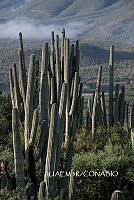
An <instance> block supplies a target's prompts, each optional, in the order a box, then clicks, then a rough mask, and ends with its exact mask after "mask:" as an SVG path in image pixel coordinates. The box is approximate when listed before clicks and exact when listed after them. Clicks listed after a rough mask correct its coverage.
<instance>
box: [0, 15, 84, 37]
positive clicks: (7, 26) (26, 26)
mask: <svg viewBox="0 0 134 200" xmlns="http://www.w3.org/2000/svg"><path fill="white" fill-rule="evenodd" d="M81 26H82V24H81V23H78V22H72V23H68V24H65V25H64V26H62V25H56V24H51V25H44V24H39V23H38V21H35V20H29V19H16V20H10V21H7V22H6V23H4V24H0V30H1V31H0V39H6V38H8V39H17V38H18V34H19V32H22V33H23V37H24V39H36V40H37V39H39V40H47V39H49V38H50V32H51V31H55V33H56V34H60V33H61V30H62V29H63V27H64V28H65V29H66V32H67V33H68V36H69V37H71V38H72V39H73V38H74V37H77V35H78V34H79V29H80V27H81Z"/></svg>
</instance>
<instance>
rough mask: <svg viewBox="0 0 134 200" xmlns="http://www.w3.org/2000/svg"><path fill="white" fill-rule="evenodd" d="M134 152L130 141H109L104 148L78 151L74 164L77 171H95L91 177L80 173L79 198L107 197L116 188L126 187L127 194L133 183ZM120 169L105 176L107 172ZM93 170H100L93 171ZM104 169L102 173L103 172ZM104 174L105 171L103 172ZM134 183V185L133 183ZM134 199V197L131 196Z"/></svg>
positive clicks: (105, 198)
mask: <svg viewBox="0 0 134 200" xmlns="http://www.w3.org/2000/svg"><path fill="white" fill-rule="evenodd" d="M133 167H134V152H132V151H131V145H129V144H127V145H126V144H125V145H121V144H120V145H112V144H107V145H106V146H105V147H104V150H97V151H96V152H85V153H84V152H83V153H76V154H75V156H74V159H73V168H74V169H75V170H77V171H79V172H80V174H81V173H82V172H85V171H88V172H92V173H91V174H90V176H89V177H84V176H79V177H77V184H76V185H77V199H79V200H83V199H85V200H86V199H90V200H98V199H102V200H108V199H110V197H111V194H112V192H113V191H114V190H116V189H119V190H124V191H125V193H126V194H127V193H128V192H129V193H131V191H129V189H130V188H128V185H129V184H132V183H134V175H133V176H131V175H132V174H133V172H134V171H133ZM107 171H108V172H111V171H112V172H114V171H117V172H118V176H116V175H117V173H114V176H113V174H112V173H111V176H106V172H107ZM93 172H98V175H97V173H96V174H95V173H93ZM102 172H104V173H103V174H102V175H101V173H102ZM104 174H105V175H104ZM133 186H134V185H133ZM131 199H133V197H132V198H131Z"/></svg>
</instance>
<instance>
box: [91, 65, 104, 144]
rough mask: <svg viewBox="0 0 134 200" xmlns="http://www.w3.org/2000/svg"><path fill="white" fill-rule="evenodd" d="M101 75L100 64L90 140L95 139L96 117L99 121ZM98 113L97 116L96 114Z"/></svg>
mask: <svg viewBox="0 0 134 200" xmlns="http://www.w3.org/2000/svg"><path fill="white" fill-rule="evenodd" d="M101 77H102V66H100V68H99V71H98V79H97V85H96V91H95V97H94V102H93V111H92V136H91V137H92V140H94V139H95V131H96V126H97V117H98V120H99V121H101V102H100V87H101ZM97 115H98V116H97Z"/></svg>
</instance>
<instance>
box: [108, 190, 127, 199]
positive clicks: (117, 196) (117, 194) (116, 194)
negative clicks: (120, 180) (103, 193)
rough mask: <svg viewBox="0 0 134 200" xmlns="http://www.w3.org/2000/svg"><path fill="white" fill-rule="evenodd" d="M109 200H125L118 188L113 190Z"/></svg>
mask: <svg viewBox="0 0 134 200" xmlns="http://www.w3.org/2000/svg"><path fill="white" fill-rule="evenodd" d="M111 200H125V197H124V194H123V193H122V192H121V191H120V190H115V191H114V192H113V194H112V197H111Z"/></svg>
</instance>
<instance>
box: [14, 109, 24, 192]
mask: <svg viewBox="0 0 134 200" xmlns="http://www.w3.org/2000/svg"><path fill="white" fill-rule="evenodd" d="M12 130H13V149H14V158H15V174H16V186H17V191H18V193H19V192H23V190H24V186H25V183H24V178H25V177H24V163H23V156H22V147H21V138H20V130H19V116H18V110H17V108H13V109H12Z"/></svg>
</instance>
